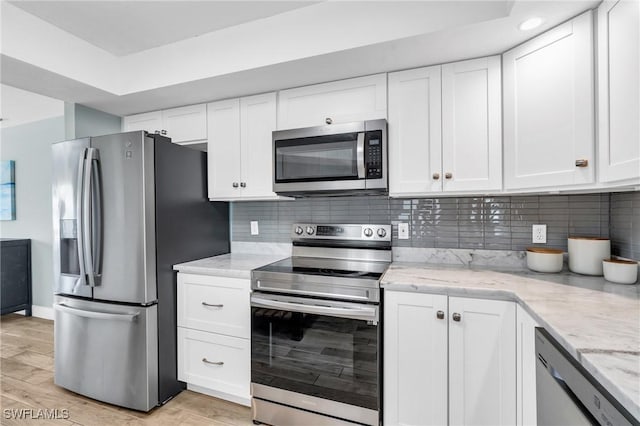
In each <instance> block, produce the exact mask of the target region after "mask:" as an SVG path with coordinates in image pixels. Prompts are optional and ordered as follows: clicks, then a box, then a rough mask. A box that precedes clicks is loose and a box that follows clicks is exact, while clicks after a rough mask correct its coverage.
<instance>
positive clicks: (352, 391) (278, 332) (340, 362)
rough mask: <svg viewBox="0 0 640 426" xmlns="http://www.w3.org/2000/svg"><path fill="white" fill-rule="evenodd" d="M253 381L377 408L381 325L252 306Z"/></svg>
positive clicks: (373, 408)
mask: <svg viewBox="0 0 640 426" xmlns="http://www.w3.org/2000/svg"><path fill="white" fill-rule="evenodd" d="M251 316H252V324H251V329H252V330H251V381H252V382H254V383H258V384H262V385H266V386H271V387H275V388H279V389H285V390H288V391H292V392H297V393H301V394H305V395H311V396H316V397H319V398H324V399H330V400H332V401H338V402H343V403H346V404H351V405H357V406H359V407H364V408H369V409H372V410H377V409H378V371H379V370H378V326H374V325H370V324H368V323H367V322H366V321H361V320H352V319H346V318H336V317H329V316H321V315H312V314H303V313H300V312H290V311H282V310H277V309H264V308H255V307H254V308H251Z"/></svg>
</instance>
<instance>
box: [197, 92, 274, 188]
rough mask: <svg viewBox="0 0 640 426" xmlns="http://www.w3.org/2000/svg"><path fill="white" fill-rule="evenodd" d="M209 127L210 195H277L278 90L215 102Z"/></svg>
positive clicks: (210, 112) (209, 112)
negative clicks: (274, 151)
mask: <svg viewBox="0 0 640 426" xmlns="http://www.w3.org/2000/svg"><path fill="white" fill-rule="evenodd" d="M207 110H208V112H207V116H208V118H207V121H208V128H209V142H208V145H209V146H208V158H209V161H208V167H209V174H208V175H209V199H211V200H229V201H233V200H243V199H250V200H251V199H275V198H277V196H276V194H275V193H274V192H273V161H272V158H273V155H272V152H271V151H272V148H271V145H272V140H271V132H272V131H273V130H275V128H276V94H275V93H267V94H263V95H256V96H249V97H245V98H240V99H228V100H224V101H219V102H212V103H210V104H208V106H207Z"/></svg>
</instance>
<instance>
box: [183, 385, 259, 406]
mask: <svg viewBox="0 0 640 426" xmlns="http://www.w3.org/2000/svg"><path fill="white" fill-rule="evenodd" d="M187 389H189V390H190V391H193V392H198V393H203V394H205V395H209V396H212V397H214V398H219V399H224V400H226V401H231V402H235V403H236V404H240V405H244V406H246V407H251V396H248V397H245V398H243V397H241V396H237V395H231V394H229V393H226V392H219V391H215V390H212V389H207V388H205V387H202V386H198V385H192V384H191V383H187Z"/></svg>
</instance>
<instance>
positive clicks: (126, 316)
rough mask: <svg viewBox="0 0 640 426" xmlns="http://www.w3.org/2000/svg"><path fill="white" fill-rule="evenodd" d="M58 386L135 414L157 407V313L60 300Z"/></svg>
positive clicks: (57, 314) (56, 302) (154, 308)
mask: <svg viewBox="0 0 640 426" xmlns="http://www.w3.org/2000/svg"><path fill="white" fill-rule="evenodd" d="M54 311H55V322H54V328H55V340H54V342H55V343H54V351H55V354H54V358H55V383H56V384H57V385H59V386H62V387H64V388H66V389H69V390H71V391H73V392H77V393H79V394H82V395H85V396H88V397H90V398H94V399H97V400H100V401H104V402H108V403H111V404H115V405H120V406H122V407H127V408H132V409H135V410H141V411H149V410H150V409H151V408H153V407H155V406H156V405H158V332H157V330H158V325H157V322H158V309H157V305H153V306H149V307H137V306H126V305H116V304H108V303H98V302H92V301H85V300H78V299H72V298H65V297H60V296H56V297H55V300H54Z"/></svg>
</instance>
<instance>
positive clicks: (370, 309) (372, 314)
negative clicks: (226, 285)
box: [251, 296, 378, 322]
mask: <svg viewBox="0 0 640 426" xmlns="http://www.w3.org/2000/svg"><path fill="white" fill-rule="evenodd" d="M329 303H330V302H329ZM251 307H254V308H267V309H280V310H284V311H292V312H302V313H305V314H314V315H327V316H330V317H338V318H349V319H355V320H363V321H374V322H377V321H378V308H377V307H375V306H356V305H354V306H353V307H351V306H349V307H346V306H340V307H336V306H321V305H315V304H313V305H311V304H306V303H296V302H283V301H280V300H273V299H266V298H263V297H259V296H251Z"/></svg>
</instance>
